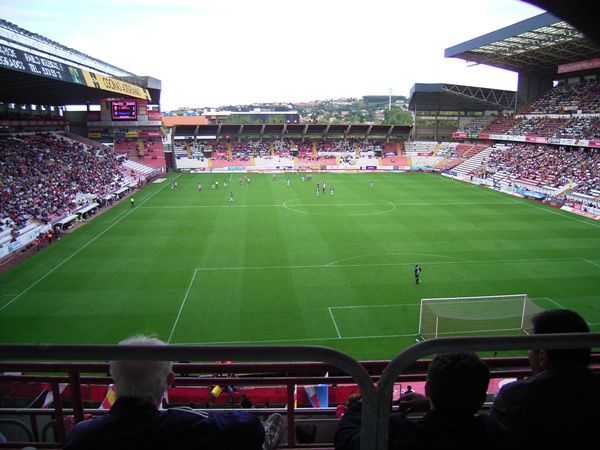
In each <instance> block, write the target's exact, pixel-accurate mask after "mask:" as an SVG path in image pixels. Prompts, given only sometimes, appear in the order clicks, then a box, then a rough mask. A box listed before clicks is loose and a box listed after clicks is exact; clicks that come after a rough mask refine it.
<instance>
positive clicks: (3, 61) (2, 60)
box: [0, 56, 26, 70]
mask: <svg viewBox="0 0 600 450" xmlns="http://www.w3.org/2000/svg"><path fill="white" fill-rule="evenodd" d="M0 65H2V66H4V67H8V68H10V69H19V70H26V68H25V64H23V63H22V62H21V61H19V60H17V59H13V58H7V57H5V56H0Z"/></svg>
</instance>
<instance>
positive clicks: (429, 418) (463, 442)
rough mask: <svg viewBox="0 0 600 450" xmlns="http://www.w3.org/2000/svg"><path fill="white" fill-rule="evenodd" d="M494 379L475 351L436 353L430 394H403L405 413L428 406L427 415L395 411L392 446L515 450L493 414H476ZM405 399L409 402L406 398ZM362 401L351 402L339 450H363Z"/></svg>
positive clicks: (340, 433) (427, 390)
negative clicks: (361, 430)
mask: <svg viewBox="0 0 600 450" xmlns="http://www.w3.org/2000/svg"><path fill="white" fill-rule="evenodd" d="M489 380H490V371H489V368H488V367H487V365H486V364H485V363H484V362H483V361H482V360H481V359H480V358H479V357H478V356H477V355H475V354H474V353H466V352H456V353H446V354H440V355H438V356H436V357H435V358H434V359H433V361H432V362H431V364H430V365H429V370H428V372H427V382H426V384H425V394H426V395H423V394H418V393H416V392H413V393H410V394H407V395H406V396H403V397H402V400H403V401H402V402H401V405H400V408H401V410H402V411H405V412H408V411H409V410H421V411H422V410H427V409H429V411H428V412H427V413H425V415H424V416H423V417H422V418H419V419H415V420H413V419H409V418H408V417H407V416H406V415H405V414H404V413H403V412H400V413H393V414H390V418H389V421H390V422H389V444H388V448H390V449H415V448H419V449H424V448H427V449H482V448H485V449H511V448H513V446H512V444H511V443H510V441H509V439H508V437H507V434H506V430H505V429H504V428H503V427H502V426H500V425H499V424H498V423H496V422H495V421H494V420H493V419H492V418H491V417H490V416H489V415H484V414H477V413H478V411H479V409H480V408H481V406H482V405H483V402H484V401H485V397H486V393H487V388H488V384H489ZM405 397H406V400H405V399H404V398H405ZM361 410H362V408H361V402H360V401H355V402H349V404H348V409H347V410H346V412H345V414H344V415H343V417H342V418H341V419H340V423H339V426H338V429H337V431H336V433H335V438H334V443H335V448H336V450H354V449H356V450H358V449H359V448H360V426H361V412H362V411H361Z"/></svg>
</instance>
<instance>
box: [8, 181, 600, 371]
mask: <svg viewBox="0 0 600 450" xmlns="http://www.w3.org/2000/svg"><path fill="white" fill-rule="evenodd" d="M244 175H245V174H243V173H241V174H240V173H219V174H209V173H206V174H168V175H166V178H165V179H164V181H162V182H157V183H152V184H149V185H148V186H147V187H145V188H144V189H143V190H141V191H139V192H137V193H135V194H134V198H135V207H134V208H132V207H131V204H130V201H129V200H127V199H126V200H125V201H123V202H120V203H119V204H117V205H116V206H114V207H113V208H111V209H110V210H106V211H104V212H103V213H102V214H100V215H97V216H95V217H94V218H93V219H92V220H90V221H89V222H88V223H86V224H85V225H84V226H82V227H79V228H78V229H76V230H74V231H72V232H69V233H65V234H63V236H62V238H61V239H60V240H59V241H57V242H55V243H52V244H51V245H50V246H47V247H45V248H43V249H42V250H41V251H40V252H39V253H37V254H35V255H34V256H32V257H31V258H29V259H27V260H26V261H24V262H23V263H21V264H20V265H19V266H17V267H15V268H13V269H12V270H10V271H8V272H6V273H4V274H2V275H0V294H1V296H0V341H1V342H3V343H98V344H113V343H116V342H118V341H120V340H121V339H123V338H125V337H128V336H130V335H132V334H134V333H152V334H155V335H157V336H158V337H159V338H161V339H163V340H165V341H167V342H169V343H172V344H212V345H215V344H219V345H223V344H242V345H263V344H265V345H279V344H285V345H295V344H298V345H323V346H327V347H332V348H336V349H339V350H341V351H343V352H345V353H347V354H349V355H350V356H352V357H354V358H356V359H358V360H375V359H389V358H392V357H394V356H395V355H396V354H398V353H399V352H400V351H401V350H402V349H404V348H406V347H407V346H410V345H411V344H413V343H414V342H415V340H416V339H418V327H419V306H420V301H421V299H422V298H437V297H473V296H491V295H511V294H528V296H529V298H530V299H532V300H533V301H534V302H535V303H536V304H537V305H538V306H540V307H542V308H569V309H573V310H575V311H577V312H579V313H580V314H582V315H583V317H584V318H585V319H586V320H587V321H588V323H589V324H590V329H591V330H592V331H596V332H598V331H600V222H598V221H594V220H591V219H587V218H584V217H580V216H577V215H574V214H571V213H568V212H565V211H561V210H559V209H556V208H552V207H549V206H546V205H542V204H539V203H535V202H532V201H529V200H525V199H520V198H517V197H513V196H510V195H507V194H504V193H500V192H496V191H493V190H490V189H487V188H484V187H480V186H475V185H470V184H467V183H463V182H460V181H456V180H452V179H449V178H446V177H442V176H440V175H435V174H425V173H387V174H332V173H313V174H312V181H308V180H305V181H302V174H296V173H293V174H283V173H280V174H277V179H276V180H273V177H272V175H271V174H250V175H249V176H250V183H247V182H246V180H245V177H244ZM288 176H289V180H290V182H289V185H288V183H287V178H288ZM240 179H241V180H240ZM174 180H177V182H178V187H177V188H176V189H172V188H171V182H172V181H174ZM317 180H319V181H321V182H323V181H325V182H326V183H327V184H326V188H325V191H320V192H319V194H320V195H319V196H317V194H316V182H317ZM370 180H373V186H372V187H371V186H370ZM214 181H218V183H219V187H218V189H211V183H212V182H214ZM198 183H202V192H199V189H198ZM225 183H227V184H228V186H227V187H225V186H224V184H225ZM330 187H333V188H334V190H333V193H332V192H331V191H330ZM231 195H233V201H230V196H231ZM415 264H419V265H420V266H421V267H422V269H423V270H422V272H421V283H420V284H418V285H417V284H415V281H414V276H413V268H414V266H415ZM290 358H291V359H293V356H290Z"/></svg>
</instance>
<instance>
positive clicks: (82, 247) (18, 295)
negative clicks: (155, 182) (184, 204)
mask: <svg viewBox="0 0 600 450" xmlns="http://www.w3.org/2000/svg"><path fill="white" fill-rule="evenodd" d="M158 192H160V189H159V190H158V191H156V192H155V193H154V194H153V195H156V194H157V193H158ZM128 211H129V212H128V213H127V214H125V215H124V216H122V217H121V218H120V219H119V220H117V221H116V222H114V223H112V224H110V225H109V226H108V227H106V228H105V229H104V230H102V231H101V232H100V233H98V234H97V235H96V236H95V237H93V238H92V239H90V240H89V241H87V242H86V243H85V244H84V245H82V246H81V247H80V248H79V249H77V250H75V251H74V252H73V253H71V254H70V255H69V256H68V257H67V258H65V259H64V260H63V261H61V262H60V263H58V264H57V265H56V266H54V267H53V268H52V269H50V270H49V271H48V272H46V273H45V274H44V275H42V276H41V277H40V278H38V279H37V280H36V281H34V282H33V283H31V284H30V285H29V286H28V287H27V288H25V289H24V290H23V291H21V292H20V293H19V294H17V295H16V296H15V298H13V299H12V300H11V301H10V302H8V303H7V304H5V305H3V306H1V307H0V311H2V310H4V309H5V308H6V307H8V306H9V305H11V304H12V303H13V302H14V301H15V300H17V299H19V298H20V297H21V296H22V295H23V294H25V293H26V292H27V291H29V290H30V289H31V288H32V287H34V286H35V285H37V284H38V283H39V282H41V281H42V280H43V279H44V278H46V277H47V276H49V275H50V274H51V273H53V272H54V271H55V270H56V269H58V268H59V267H60V266H62V265H63V264H65V263H66V262H67V261H69V260H70V259H71V258H72V257H73V256H75V255H77V254H78V253H79V252H81V251H82V250H83V249H85V248H86V247H87V246H88V245H90V244H91V243H92V242H94V241H95V240H96V239H98V238H99V237H100V236H102V235H103V234H104V233H106V232H107V231H108V230H110V229H111V228H112V227H114V226H115V225H116V224H118V223H119V222H120V221H121V220H123V219H124V218H125V217H127V216H128V215H129V214H131V213H132V212H133V210H132V209H129V210H128Z"/></svg>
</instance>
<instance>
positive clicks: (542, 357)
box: [491, 309, 600, 449]
mask: <svg viewBox="0 0 600 450" xmlns="http://www.w3.org/2000/svg"><path fill="white" fill-rule="evenodd" d="M530 332H531V333H533V334H548V333H587V332H589V327H588V325H587V323H586V322H585V320H584V319H583V318H582V317H581V316H580V315H579V314H577V313H575V312H573V311H570V310H566V309H557V310H547V311H542V312H541V313H538V314H537V315H535V316H534V317H533V319H532V320H531V330H530ZM590 354H591V350H590V349H589V348H584V349H564V350H543V349H534V350H529V352H528V356H529V364H530V366H531V371H532V373H533V375H532V376H530V377H529V378H526V379H524V380H518V381H515V382H514V383H509V384H507V385H505V386H503V387H502V389H500V392H499V393H498V396H497V397H496V399H495V401H494V403H493V405H492V411H491V413H492V416H493V417H494V418H495V419H496V420H498V421H499V422H501V423H502V424H503V425H504V426H505V427H506V428H507V429H508V432H509V433H510V435H511V437H512V438H513V439H514V441H515V442H516V443H517V445H518V446H519V448H545V449H551V448H561V449H563V448H582V447H583V445H584V444H587V443H588V442H594V441H595V440H597V431H598V430H597V427H598V425H599V424H600V375H599V374H598V373H595V372H594V371H592V370H591V369H590V368H589V364H590ZM566 388H568V389H566Z"/></svg>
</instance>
